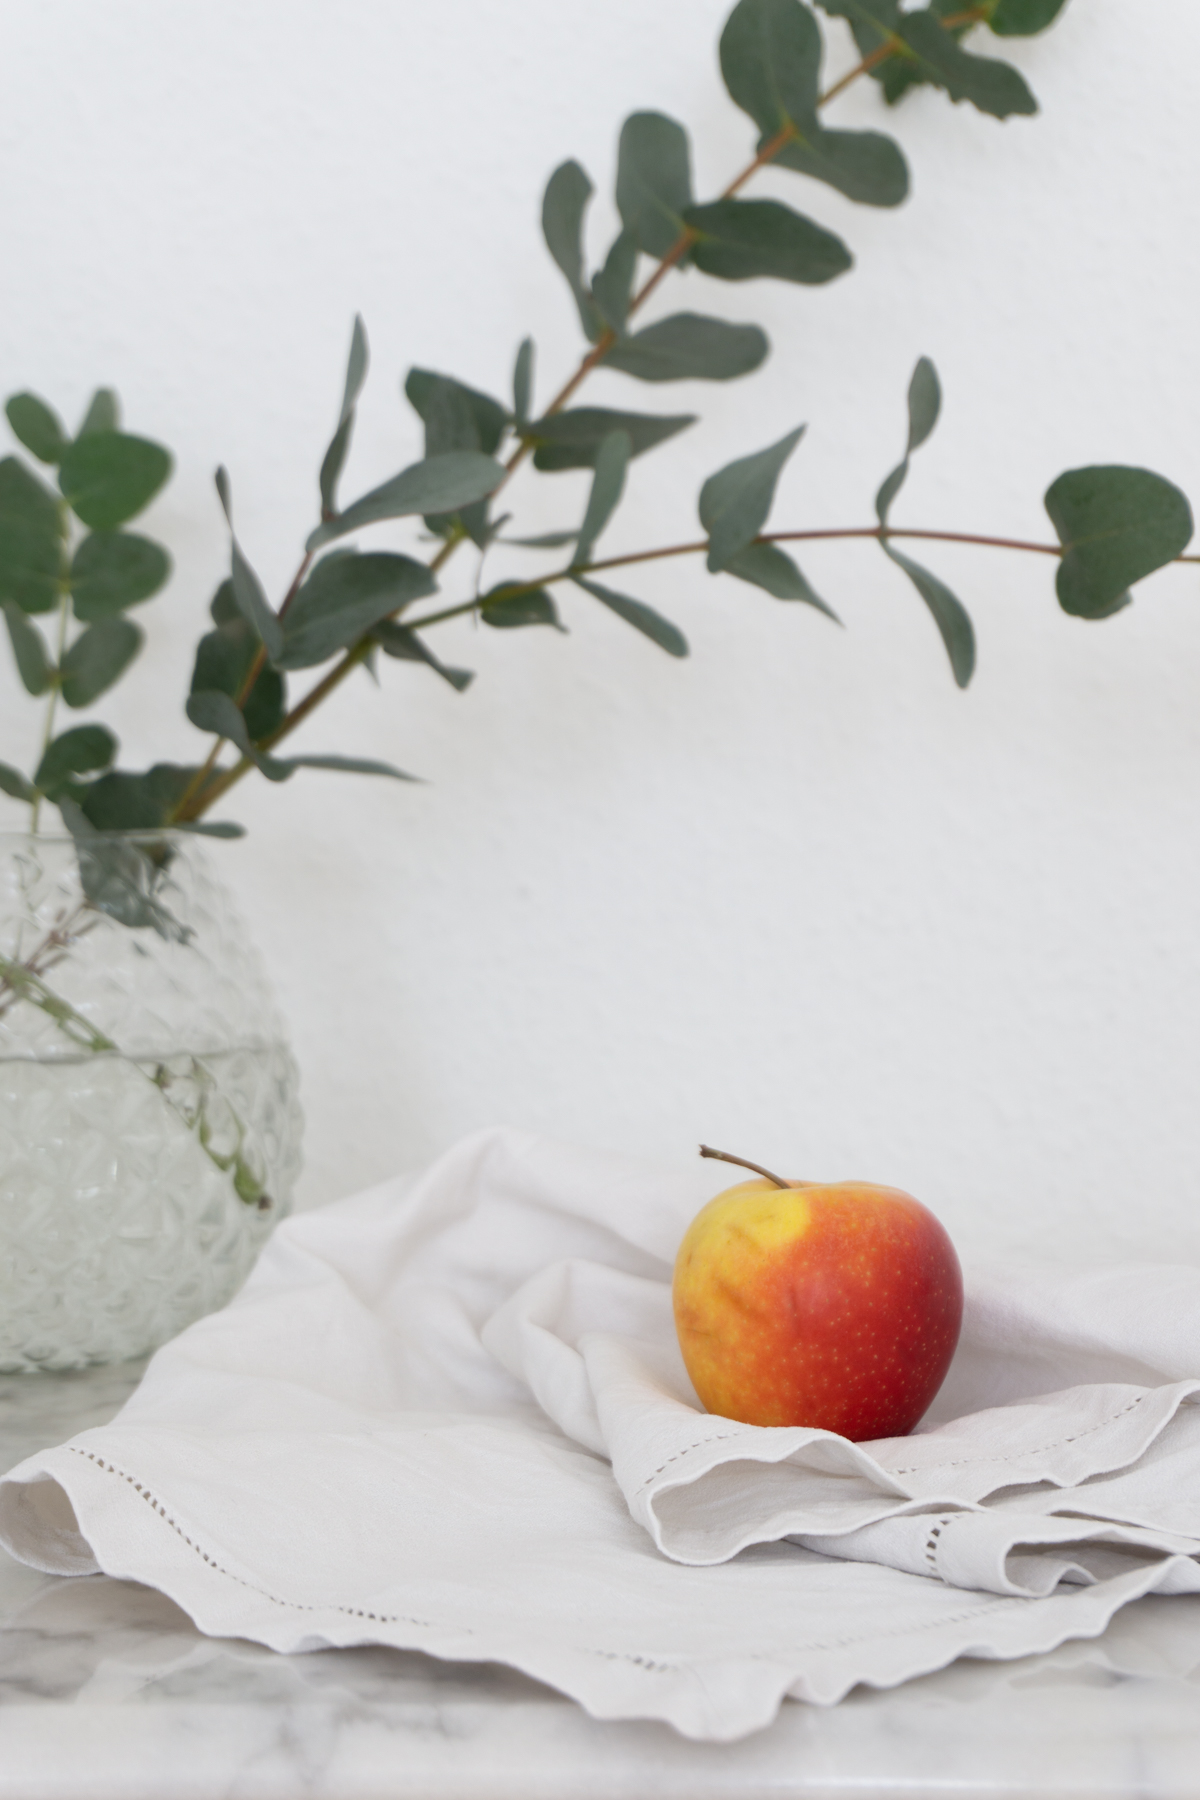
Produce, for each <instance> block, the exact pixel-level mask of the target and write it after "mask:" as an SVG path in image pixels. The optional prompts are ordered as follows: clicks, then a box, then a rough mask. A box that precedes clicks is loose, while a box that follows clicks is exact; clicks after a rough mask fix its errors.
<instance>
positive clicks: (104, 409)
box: [75, 388, 121, 438]
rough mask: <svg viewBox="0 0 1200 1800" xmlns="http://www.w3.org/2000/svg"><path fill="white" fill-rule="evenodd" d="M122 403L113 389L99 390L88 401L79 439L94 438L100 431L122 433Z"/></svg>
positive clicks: (78, 434) (77, 434) (79, 431)
mask: <svg viewBox="0 0 1200 1800" xmlns="http://www.w3.org/2000/svg"><path fill="white" fill-rule="evenodd" d="M120 429H121V402H120V401H119V400H118V399H117V396H116V394H115V393H114V392H113V390H112V389H111V388H97V389H96V391H95V393H94V394H93V395H92V397H91V399H90V400H89V401H88V409H87V411H86V412H85V413H84V415H83V419H82V422H81V423H80V426H79V430H78V431H77V432H76V433H75V436H76V437H77V438H82V437H92V436H94V435H95V433H96V432H98V431H120Z"/></svg>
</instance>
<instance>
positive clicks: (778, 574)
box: [723, 544, 842, 625]
mask: <svg viewBox="0 0 1200 1800" xmlns="http://www.w3.org/2000/svg"><path fill="white" fill-rule="evenodd" d="M723 573H724V574H726V575H736V576H737V578H738V580H739V581H749V582H752V583H753V584H754V586H755V587H760V588H764V589H765V590H766V592H767V593H768V594H771V595H773V596H774V598H775V599H776V600H803V601H805V602H806V604H807V605H809V606H815V607H816V609H817V611H818V612H823V613H824V614H825V616H826V618H828V619H832V620H833V622H834V624H835V625H840V624H841V622H842V621H841V620H840V619H839V618H838V616H837V614H836V613H835V612H834V610H833V608H832V607H831V606H826V604H825V602H824V600H822V599H821V596H820V595H819V594H818V593H817V592H816V590H815V589H814V588H813V587H812V586H811V585H810V584H809V582H808V580H807V579H806V577H805V576H804V575H803V574H802V572H801V571H800V570H799V569H798V568H797V567H796V564H795V563H794V562H793V561H792V559H791V557H790V556H788V554H787V553H786V551H783V550H781V549H780V548H779V545H778V544H747V545H746V548H745V549H744V550H739V551H738V553H737V555H736V556H731V557H730V559H729V561H728V562H727V563H726V564H725V567H724V570H723Z"/></svg>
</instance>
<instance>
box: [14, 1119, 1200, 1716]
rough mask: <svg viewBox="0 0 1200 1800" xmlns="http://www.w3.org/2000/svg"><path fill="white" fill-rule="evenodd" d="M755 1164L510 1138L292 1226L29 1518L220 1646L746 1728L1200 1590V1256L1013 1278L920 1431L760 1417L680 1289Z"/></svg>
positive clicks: (26, 1480) (54, 1452) (59, 1453)
mask: <svg viewBox="0 0 1200 1800" xmlns="http://www.w3.org/2000/svg"><path fill="white" fill-rule="evenodd" d="M721 1185H724V1183H723V1182H722V1181H721V1179H720V1178H719V1177H717V1178H716V1179H714V1171H713V1170H712V1169H711V1167H709V1166H707V1165H703V1164H699V1163H698V1164H697V1165H696V1167H695V1169H690V1168H689V1169H688V1170H686V1171H685V1172H683V1173H673V1174H664V1173H663V1172H662V1171H659V1170H654V1169H647V1168H646V1167H644V1166H641V1165H638V1164H636V1163H631V1162H627V1161H624V1160H621V1159H619V1158H615V1157H610V1156H605V1155H600V1154H596V1153H593V1152H586V1151H582V1150H576V1149H572V1148H569V1147H567V1146H564V1145H561V1144H557V1143H553V1142H549V1141H547V1140H544V1139H537V1138H532V1137H529V1136H526V1135H522V1134H520V1133H515V1132H507V1131H497V1132H488V1133H483V1134H480V1135H479V1136H476V1137H474V1138H471V1139H469V1140H468V1141H466V1142H465V1143H463V1144H460V1145H459V1146H458V1147H457V1148H456V1149H455V1150H453V1151H451V1152H450V1153H449V1154H448V1155H447V1156H445V1157H443V1158H442V1159H441V1160H440V1161H439V1162H438V1163H436V1164H435V1165H434V1166H433V1167H432V1168H431V1169H430V1170H429V1171H428V1172H427V1173H426V1174H424V1175H423V1176H421V1177H419V1178H417V1179H410V1180H396V1181H392V1182H387V1183H385V1184H383V1185H382V1186H381V1187H378V1188H375V1189H373V1190H371V1191H370V1192H368V1193H366V1194H362V1195H360V1196H358V1197H356V1198H354V1199H351V1200H347V1201H343V1202H341V1203H339V1204H337V1205H334V1206H328V1207H325V1208H322V1209H321V1210H319V1211H317V1212H313V1213H308V1214H305V1215H302V1216H300V1217H299V1218H296V1219H293V1220H290V1221H289V1222H288V1223H286V1224H285V1225H283V1226H282V1227H281V1228H280V1229H279V1231H278V1232H277V1233H276V1234H275V1237H274V1238H273V1239H272V1241H271V1243H270V1245H269V1246H268V1248H267V1250H266V1252H265V1253H264V1255H263V1257H262V1259H261V1261H260V1262H259V1265H258V1267H257V1269H256V1270H255V1272H254V1274H253V1275H252V1276H251V1278H250V1280H249V1282H248V1283H247V1284H246V1286H245V1288H244V1289H243V1290H242V1292H241V1294H240V1295H239V1296H238V1298H237V1299H236V1300H235V1301H234V1302H233V1304H232V1305H231V1306H229V1307H227V1308H226V1309H225V1311H224V1312H221V1313H218V1314H215V1315H214V1316H212V1317H211V1318H208V1319H204V1320H202V1321H200V1323H199V1324H197V1325H194V1326H192V1327H191V1328H190V1329H189V1330H188V1331H186V1332H184V1333H183V1335H182V1336H181V1337H179V1338H177V1339H176V1340H175V1341H174V1342H173V1343H171V1344H169V1345H167V1346H166V1347H165V1348H164V1349H162V1350H160V1351H159V1352H158V1354H157V1355H156V1356H155V1358H154V1359H153V1361H152V1362H151V1364H150V1367H149V1369H148V1370H147V1373H146V1375H145V1378H144V1379H143V1381H142V1384H141V1386H140V1387H139V1388H138V1390H137V1392H136V1393H135V1394H134V1395H133V1397H132V1398H131V1399H130V1401H129V1402H128V1404H127V1405H126V1406H125V1408H124V1409H123V1411H122V1412H121V1413H120V1414H119V1415H118V1416H117V1418H116V1419H115V1420H113V1422H112V1423H111V1424H109V1425H105V1426H102V1427H99V1428H97V1429H94V1430H90V1431H85V1432H82V1433H80V1435H79V1436H78V1437H76V1438H74V1439H72V1440H71V1442H70V1443H68V1444H65V1445H62V1446H60V1447H58V1448H56V1449H48V1450H45V1451H43V1452H41V1453H39V1454H38V1455H36V1456H33V1457H30V1458H28V1459H27V1460H26V1461H25V1462H24V1463H22V1464H21V1465H20V1466H19V1467H18V1468H16V1469H14V1470H12V1471H11V1472H10V1473H9V1475H8V1476H7V1477H6V1479H5V1480H4V1482H3V1483H0V1542H2V1543H3V1544H4V1545H5V1547H6V1548H7V1549H8V1550H10V1551H11V1553H12V1554H13V1555H14V1556H17V1557H19V1558H21V1559H22V1560H23V1561H25V1562H27V1563H30V1564H31V1565H32V1566H34V1567H35V1568H40V1569H45V1570H48V1571H51V1572H55V1573H61V1574H82V1573H93V1572H95V1571H97V1570H103V1571H105V1572H107V1573H108V1574H111V1575H115V1576H121V1577H124V1578H127V1579H133V1580H137V1581H141V1582H145V1583H148V1584H149V1585H151V1586H153V1587H156V1588H159V1589H161V1590H162V1591H163V1592H164V1593H166V1594H168V1595H170V1597H171V1598H172V1599H173V1600H175V1601H176V1602H177V1603H178V1604H179V1605H180V1606H182V1607H183V1608H184V1609H185V1610H186V1611H187V1612H188V1613H189V1614H190V1615H191V1617H192V1618H193V1619H194V1620H195V1622H196V1624H197V1626H198V1627H199V1628H200V1629H201V1630H202V1631H204V1632H208V1633H210V1634H213V1635H221V1636H241V1637H247V1638H252V1639H255V1640H257V1641H258V1642H260V1643H264V1644H267V1645H269V1646H271V1647H272V1648H274V1649H276V1650H281V1651H302V1650H308V1649H317V1648H323V1647H326V1646H329V1645H348V1644H361V1643H383V1644H392V1645H396V1646H398V1647H401V1648H405V1649H417V1650H424V1651H427V1652H429V1653H431V1654H433V1655H437V1656H442V1657H448V1658H457V1659H467V1660H471V1661H479V1660H491V1661H496V1662H502V1663H507V1664H511V1665H513V1666H514V1667H516V1668H519V1669H522V1670H524V1671H525V1672H526V1673H527V1674H530V1675H533V1676H535V1677H538V1678H539V1679H541V1680H543V1681H546V1682H548V1683H550V1684H552V1685H553V1686H554V1687H556V1688H559V1689H560V1690H562V1691H563V1692H564V1693H567V1694H570V1695H572V1696H573V1697H574V1698H575V1699H577V1700H578V1701H580V1702H581V1704H582V1705H584V1706H585V1707H586V1708H587V1709H588V1710H589V1711H590V1712H591V1713H593V1714H594V1715H596V1716H597V1717H600V1718H613V1719H617V1718H622V1719H623V1718H653V1719H663V1720H667V1721H668V1722H669V1723H670V1724H672V1725H674V1726H675V1727H676V1728H677V1729H678V1730H679V1731H681V1732H683V1733H685V1734H686V1735H688V1736H690V1737H697V1738H714V1739H731V1738H736V1737H739V1736H742V1735H744V1734H745V1733H747V1732H750V1731H753V1730H755V1729H757V1728H759V1727H761V1726H763V1725H766V1724H767V1723H768V1722H769V1721H770V1720H771V1718H772V1717H773V1716H774V1714H775V1712H776V1710H777V1708H778V1706H779V1703H780V1701H781V1699H782V1698H783V1696H784V1695H789V1694H790V1695H793V1696H795V1697H797V1698H800V1699H804V1700H809V1701H815V1702H818V1703H822V1704H829V1703H832V1702H834V1701H836V1700H838V1699H840V1698H841V1697H842V1695H844V1694H845V1693H846V1692H847V1690H848V1689H850V1688H851V1687H853V1686H854V1685H855V1684H856V1683H858V1682H867V1683H870V1684H873V1685H875V1686H880V1687H887V1686H893V1685H895V1684H896V1683H898V1682H902V1681H904V1680H907V1679H908V1678H910V1677H911V1676H914V1675H919V1674H923V1673H925V1672H927V1671H929V1670H931V1669H936V1668H940V1667H942V1666H943V1665H944V1664H946V1663H948V1662H950V1661H952V1660H953V1659H954V1658H955V1657H958V1656H963V1655H971V1656H982V1657H993V1658H1007V1657H1017V1656H1024V1655H1026V1654H1028V1653H1030V1652H1032V1651H1038V1650H1045V1649H1050V1648H1053V1647H1054V1646H1056V1645H1058V1644H1060V1643H1062V1642H1063V1641H1064V1640H1065V1639H1067V1638H1076V1637H1092V1636H1096V1635H1098V1634H1099V1633H1100V1632H1101V1631H1103V1629H1104V1627H1105V1626H1106V1624H1107V1623H1108V1621H1109V1619H1110V1618H1111V1617H1112V1615H1113V1613H1114V1612H1115V1611H1116V1610H1117V1609H1118V1608H1119V1607H1121V1606H1123V1605H1124V1604H1126V1602H1128V1601H1130V1600H1133V1599H1135V1598H1137V1597H1139V1596H1140V1595H1143V1594H1147V1593H1150V1592H1157V1593H1182V1592H1195V1591H1200V1561H1198V1560H1197V1558H1198V1557H1200V1405H1197V1404H1196V1396H1197V1395H1200V1270H1193V1269H1188V1268H1179V1267H1161V1268H1160V1267H1149V1266H1145V1267H1138V1268H1124V1269H1118V1270H1113V1269H1108V1270H1095V1271H1091V1272H1088V1271H1082V1272H1074V1273H1065V1274H1057V1273H1050V1272H1045V1271H1038V1270H1036V1269H1034V1270H1012V1271H1007V1272H1004V1271H993V1272H990V1273H986V1274H982V1275H976V1277H975V1278H974V1279H969V1280H968V1284H967V1309H966V1320H965V1326H964V1333H963V1340H962V1344H961V1347H960V1349H959V1352H958V1355H957V1357H956V1359H955V1362H954V1365H953V1367H952V1369H951V1372H950V1375H949V1377H948V1378H947V1382H946V1384H945V1386H944V1388H943V1390H942V1393H941V1394H940V1395H939V1396H938V1399H937V1401H936V1402H935V1406H934V1409H933V1410H932V1412H931V1414H930V1415H929V1417H928V1419H927V1420H926V1421H924V1422H923V1423H922V1425H921V1426H920V1427H919V1428H918V1431H917V1432H916V1433H915V1434H914V1435H912V1436H910V1437H908V1438H893V1439H885V1440H880V1441H877V1442H874V1443H871V1444H857V1445H856V1444H851V1443H849V1442H847V1441H846V1440H845V1439H843V1438H839V1437H836V1436H834V1435H833V1434H832V1433H829V1432H824V1431H811V1430H803V1429H791V1428H769V1429H767V1428H762V1427H756V1426H748V1425H741V1424H738V1423H736V1422H734V1421H732V1420H729V1419H723V1418H718V1417H714V1416H711V1415H709V1414H706V1413H704V1412H703V1411H702V1410H701V1408H700V1406H699V1403H698V1401H697V1399H696V1396H695V1394H694V1392H693V1391H692V1389H691V1387H690V1384H689V1382H688V1379H687V1376H686V1373H685V1372H684V1369H683V1364H682V1361H681V1359H680V1356H679V1352H678V1348H677V1346H676V1342H675V1335H674V1330H673V1326H672V1321H671V1310H670V1273H671V1263H672V1260H673V1257H674V1253H675V1249H676V1246H677V1244H678V1242H679V1239H680V1237H681V1236H682V1233H683V1231H684V1228H685V1227H686V1225H687V1223H688V1221H689V1220H690V1218H691V1217H692V1215H693V1214H694V1212H695V1211H696V1209H697V1208H698V1206H699V1205H700V1204H701V1203H702V1202H703V1201H704V1200H705V1199H706V1198H708V1197H709V1195H710V1194H711V1193H712V1192H713V1191H714V1189H715V1188H717V1187H719V1186H721Z"/></svg>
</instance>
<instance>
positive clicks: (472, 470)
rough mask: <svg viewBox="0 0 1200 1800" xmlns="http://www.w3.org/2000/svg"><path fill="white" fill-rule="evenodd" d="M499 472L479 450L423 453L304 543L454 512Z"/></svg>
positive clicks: (498, 478) (488, 487) (483, 492)
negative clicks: (421, 515)
mask: <svg viewBox="0 0 1200 1800" xmlns="http://www.w3.org/2000/svg"><path fill="white" fill-rule="evenodd" d="M504 475H505V471H504V467H503V464H501V463H498V462H496V461H494V460H493V458H492V457H490V456H484V455H483V454H481V452H479V451H478V450H451V451H448V452H447V453H446V454H445V455H441V456H429V457H426V458H425V460H424V461H423V462H419V463H413V464H412V465H411V467H410V468H407V469H402V470H401V471H400V473H399V475H393V476H392V478H391V480H390V481H385V482H384V483H383V484H382V486H380V487H377V488H372V490H371V492H370V493H369V494H364V495H363V497H362V499H361V500H356V501H355V502H354V504H353V505H352V506H348V507H347V508H346V510H345V512H343V513H339V515H338V517H337V518H336V519H332V520H330V521H329V522H328V523H327V524H324V525H321V526H318V528H317V530H316V531H314V532H312V533H311V534H310V536H309V539H308V544H307V548H308V549H309V550H317V549H319V548H320V547H321V545H322V544H328V543H331V542H332V541H333V540H334V539H335V538H340V537H345V536H346V535H347V534H348V533H349V532H351V531H360V530H361V529H362V528H363V526H365V525H374V524H377V523H378V522H379V521H380V520H382V519H404V518H411V517H412V516H413V515H415V514H417V513H444V512H457V511H458V510H459V509H460V508H461V507H464V506H470V505H471V503H472V502H473V501H475V500H483V499H484V498H486V496H487V495H488V494H491V493H494V492H495V490H496V489H497V488H498V487H499V486H500V483H501V482H502V481H503V480H504Z"/></svg>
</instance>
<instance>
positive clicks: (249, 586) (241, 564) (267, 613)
mask: <svg viewBox="0 0 1200 1800" xmlns="http://www.w3.org/2000/svg"><path fill="white" fill-rule="evenodd" d="M216 489H217V497H218V499H219V500H220V502H221V510H222V511H223V512H224V514H225V517H226V520H227V521H228V524H229V579H230V583H231V587H232V592H233V597H234V600H235V601H236V602H237V607H238V611H239V612H240V613H241V615H242V617H243V618H244V619H245V621H246V623H247V624H248V625H249V626H250V629H251V630H252V631H253V632H255V633H256V635H257V636H258V637H259V638H261V639H262V642H263V645H264V647H265V649H266V652H267V655H268V656H269V657H270V658H271V661H272V662H277V661H278V659H279V657H280V656H281V655H282V654H283V627H282V625H281V624H280V623H279V620H278V618H277V617H276V615H275V611H274V608H273V607H272V606H271V603H270V601H269V600H268V599H267V596H266V593H265V592H264V589H263V585H262V582H261V581H260V580H259V579H258V576H257V575H256V574H255V573H254V570H253V569H252V568H251V567H250V564H249V563H248V562H247V561H246V558H245V556H244V555H243V554H242V547H241V545H240V544H239V543H238V541H237V534H236V533H235V531H234V529H233V502H232V499H231V497H230V491H229V476H228V475H227V473H226V472H225V470H224V469H223V468H221V469H218V470H217V473H216Z"/></svg>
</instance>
